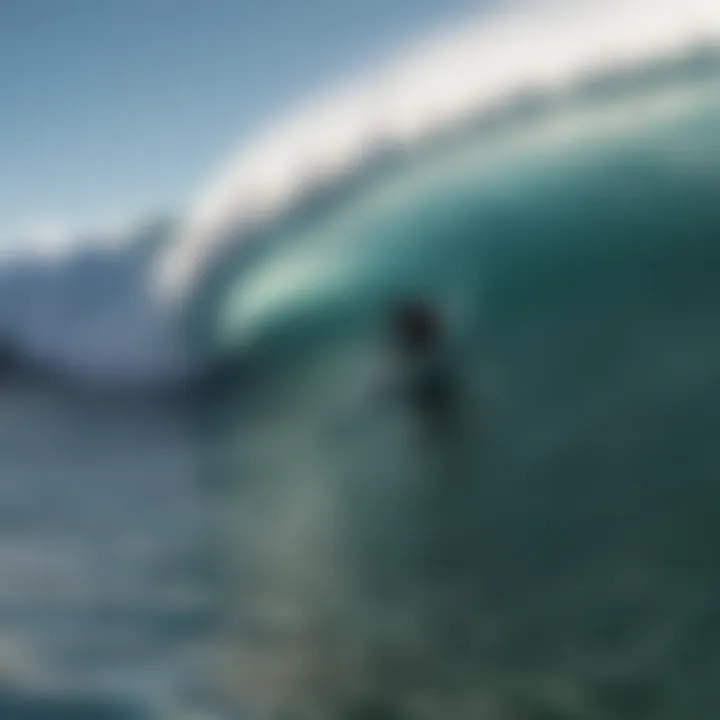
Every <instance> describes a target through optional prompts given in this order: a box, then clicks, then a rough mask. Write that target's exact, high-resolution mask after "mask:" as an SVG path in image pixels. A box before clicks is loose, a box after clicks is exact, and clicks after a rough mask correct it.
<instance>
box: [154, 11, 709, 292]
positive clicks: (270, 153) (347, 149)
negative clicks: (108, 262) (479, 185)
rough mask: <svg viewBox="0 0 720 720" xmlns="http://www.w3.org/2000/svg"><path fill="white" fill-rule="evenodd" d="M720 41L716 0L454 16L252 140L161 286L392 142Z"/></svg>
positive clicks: (212, 193) (195, 215) (213, 188)
mask: <svg viewBox="0 0 720 720" xmlns="http://www.w3.org/2000/svg"><path fill="white" fill-rule="evenodd" d="M718 44H720V4H718V3H717V2H715V1H714V0H660V1H657V0H656V1H655V2H650V1H649V0H624V1H623V2H619V0H610V1H609V2H606V3H603V4H602V6H601V7H598V6H597V5H595V6H593V5H591V4H589V3H579V4H578V3H575V4H573V5H572V6H570V5H567V4H564V3H563V4H548V3H544V4H535V5H532V6H523V7H518V6H516V7H515V8H514V9H510V10H506V11H504V12H503V13H499V14H494V15H490V16H488V15H486V16H483V17H478V18H477V19H474V20H472V21H471V22H468V21H467V20H466V21H464V22H462V23H460V24H458V25H457V26H454V27H450V28H448V29H446V30H445V31H444V32H442V33H439V34H437V35H435V36H433V37H431V38H430V39H428V40H426V41H425V42H421V43H419V44H418V45H417V46H416V47H415V48H414V49H412V50H411V51H409V52H406V53H403V54H401V55H400V56H398V57H396V58H395V59H394V60H393V61H390V62H389V63H387V65H386V67H385V68H384V71H383V72H382V73H379V74H378V75H377V76H372V75H367V76H365V77H363V78H359V79H358V80H357V81H356V82H355V83H351V84H348V85H347V86H345V87H343V88H339V89H336V90H335V91H334V92H333V91H331V92H328V93H326V94H325V95H323V96H322V97H320V98H319V99H318V98H316V99H315V101H314V102H311V103H309V104H308V105H307V106H306V107H305V108H302V109H300V111H299V112H297V113H295V114H291V115H288V116H287V117H285V118H283V119H281V121H280V122H278V123H277V124H275V125H273V126H271V127H270V128H269V129H268V130H267V131H266V132H264V133H262V134H261V135H260V136H259V137H255V138H252V139H250V141H249V142H248V143H246V144H243V146H242V147H241V148H240V150H239V151H238V152H237V153H235V154H234V155H233V156H232V157H231V158H230V160H229V162H228V163H227V166H226V168H225V169H224V171H222V172H221V173H220V174H219V176H218V177H217V179H216V180H215V182H213V183H211V184H210V185H209V187H208V189H207V191H206V192H205V193H203V194H202V195H201V196H200V198H199V201H198V203H197V204H196V205H195V207H194V208H192V210H191V212H190V213H189V215H188V216H187V218H186V220H185V221H184V223H182V224H181V226H180V229H179V232H178V235H177V237H176V238H175V241H174V242H173V243H172V245H171V246H170V247H169V251H168V252H167V253H165V254H163V255H162V256H161V257H160V263H159V266H158V276H157V287H158V289H159V291H160V295H161V297H162V298H163V300H164V301H165V302H168V301H170V303H171V304H172V303H177V302H178V301H179V302H180V303H181V304H182V303H183V302H185V301H187V299H188V297H189V296H191V295H192V291H193V285H194V284H195V283H196V282H197V279H198V277H199V276H200V275H201V273H202V271H203V269H204V267H205V265H206V264H208V262H212V258H213V257H214V256H215V253H216V252H217V251H218V248H219V247H222V246H224V245H225V244H227V243H228V242H231V241H232V242H238V243H240V244H242V243H244V242H249V241H250V239H251V238H252V237H254V236H255V235H256V234H257V231H258V230H259V229H262V228H263V227H268V226H269V225H271V223H272V222H273V221H275V220H276V219H277V218H278V217H279V216H281V215H283V214H287V213H291V212H292V211H293V208H296V207H297V206H299V205H302V203H303V202H304V201H305V200H306V199H307V197H308V195H312V194H313V193H317V192H320V191H322V189H323V188H327V187H329V186H331V185H333V184H336V183H338V182H339V181H340V180H341V179H342V178H343V177H348V176H352V175H353V174H354V173H357V172H358V170H359V169H361V168H363V167H365V166H366V165H367V164H368V163H370V162H372V160H373V158H374V157H377V156H378V155H382V154H383V153H385V152H387V151H388V150H399V151H406V150H411V149H412V148H414V147H416V146H417V145H418V144H419V143H421V142H422V141H423V140H425V139H426V138H428V137H432V136H433V135H435V134H437V133H440V132H443V131H446V130H447V129H451V128H453V127H455V126H459V125H462V124H463V123H465V122H467V121H468V120H470V119H472V118H476V119H481V118H482V117H483V116H484V115H488V114H492V113H493V112H494V111H496V110H497V108H498V107H499V106H502V105H503V104H507V103H511V102H512V101H513V99H516V98H518V97H523V96H526V95H527V94H528V93H529V94H531V95H538V96H541V97H542V96H546V97H547V98H553V97H558V96H559V97H561V98H562V97H565V96H566V95H567V94H571V93H572V91H573V89H574V88H576V87H578V86H582V84H583V80H585V79H587V78H593V77H596V76H598V75H599V74H600V75H601V74H602V73H617V72H622V71H627V72H632V71H633V70H634V69H635V68H637V67H639V66H641V65H642V64H643V63H647V62H650V61H652V60H653V59H658V58H664V59H668V58H669V59H672V58H674V57H677V58H682V57H684V56H686V55H687V53H689V52H691V51H692V49H693V48H697V47H699V46H705V47H706V46H708V45H711V46H717V45H718Z"/></svg>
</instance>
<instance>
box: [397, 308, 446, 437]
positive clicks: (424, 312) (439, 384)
mask: <svg viewBox="0 0 720 720" xmlns="http://www.w3.org/2000/svg"><path fill="white" fill-rule="evenodd" d="M445 334H446V333H445V328H444V326H443V321H442V319H441V317H440V314H439V313H438V312H437V311H436V310H435V308H434V307H433V306H432V305H431V304H429V303H427V302H425V301H423V300H419V299H414V300H407V301H404V302H402V303H401V304H400V306H399V307H398V308H397V310H396V312H395V314H394V317H393V326H392V335H393V339H394V346H395V353H396V357H397V364H398V369H399V374H400V375H401V376H402V377H403V379H404V382H403V385H404V386H405V388H406V394H407V395H406V396H407V399H408V400H409V402H410V403H411V404H412V405H413V406H414V407H415V409H416V410H417V411H418V412H419V413H420V414H422V415H423V416H424V417H425V418H427V419H429V420H430V421H431V422H433V424H437V423H443V424H444V422H445V421H447V420H448V419H449V414H450V412H451V410H452V400H453V398H452V389H453V388H452V382H451V380H452V378H451V373H450V368H449V366H448V364H447V338H446V337H445Z"/></svg>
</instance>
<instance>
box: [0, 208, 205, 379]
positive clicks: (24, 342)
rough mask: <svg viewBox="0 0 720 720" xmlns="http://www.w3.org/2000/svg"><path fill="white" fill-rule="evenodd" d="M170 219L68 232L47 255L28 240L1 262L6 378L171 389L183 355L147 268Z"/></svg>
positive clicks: (185, 365) (0, 331) (1, 347)
mask: <svg viewBox="0 0 720 720" xmlns="http://www.w3.org/2000/svg"><path fill="white" fill-rule="evenodd" d="M173 227H174V223H173V221H172V220H171V219H166V218H164V219H158V220H154V221H151V222H146V223H143V224H139V225H137V226H134V227H132V228H129V229H124V230H120V231H97V232H88V233H74V234H69V235H68V236H67V237H66V238H64V239H62V240H58V239H56V240H55V242H54V243H53V246H52V247H51V248H49V247H48V243H47V242H43V239H42V238H26V239H24V240H23V241H21V242H15V243H13V244H11V245H8V246H6V247H5V248H4V252H3V254H2V258H0V361H1V362H2V363H4V365H5V369H6V371H12V372H15V371H19V372H38V373H40V374H42V375H53V376H61V377H63V378H65V379H68V380H71V381H73V382H77V383H80V384H85V385H89V384H94V385H101V386H116V385H122V386H123V387H128V386H134V387H138V388H143V389H148V388H150V387H153V388H154V387H160V386H163V387H164V386H172V385H174V384H176V383H177V382H178V381H179V380H180V379H182V378H184V377H186V376H187V374H188V373H189V372H191V366H192V362H191V360H190V358H189V355H188V351H187V348H186V347H185V346H184V344H183V343H182V342H181V340H180V338H179V337H178V336H177V334H176V333H175V329H174V328H173V326H172V323H171V322H169V319H168V317H167V315H166V314H165V313H164V312H163V310H162V308H160V307H159V305H158V303H157V302H156V300H155V298H154V292H153V275H152V265H153V262H154V258H155V257H156V256H157V254H158V252H160V251H161V250H162V249H163V248H164V246H165V245H166V243H167V242H168V241H169V239H170V236H171V234H172V232H173Z"/></svg>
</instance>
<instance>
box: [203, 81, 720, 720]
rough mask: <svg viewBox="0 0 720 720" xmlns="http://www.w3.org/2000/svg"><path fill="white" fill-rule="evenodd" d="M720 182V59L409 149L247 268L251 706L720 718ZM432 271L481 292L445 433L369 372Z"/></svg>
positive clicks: (233, 522)
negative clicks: (388, 325)
mask: <svg viewBox="0 0 720 720" xmlns="http://www.w3.org/2000/svg"><path fill="white" fill-rule="evenodd" d="M719 191H720V100H718V94H717V86H716V85H708V84H707V83H703V84H699V85H692V84H690V85H681V86H680V87H675V88H671V89H670V90H668V91H667V92H665V91H663V92H654V93H652V94H650V95H648V96H643V97H640V98H635V99H633V100H632V102H630V101H629V100H628V98H621V99H619V100H618V101H617V102H615V103H608V102H605V103H603V104H601V105H600V106H597V105H592V104H590V105H588V106H582V107H579V108H570V109H569V110H567V112H558V113H555V114H554V115H553V116H552V117H551V118H549V119H547V120H545V121H542V122H537V123H533V124H532V127H527V128H520V129H518V130H517V131H516V132H512V133H509V132H508V133H505V134H504V135H502V136H501V137H481V138H479V139H478V140H477V142H473V143H467V142H463V143H460V144H459V146H458V147H457V148H455V149H453V148H452V147H450V148H443V149H442V150H441V151H438V152H437V153H435V154H432V153H431V154H428V155H427V156H424V157H423V158H422V160H418V163H417V164H416V165H414V166H410V167H409V168H408V167H405V168H403V169H401V170H398V171H397V172H394V173H389V174H388V177H387V178H386V179H385V180H384V181H382V182H377V183H374V184H372V185H371V186H370V187H368V188H365V189H364V190H363V191H362V192H358V194H357V195H356V196H354V198H353V200H352V202H347V203H343V204H338V206H337V208H336V209H335V211H333V212H329V213H327V214H326V216H325V217H324V218H323V219H322V220H321V221H319V222H318V223H316V224H314V225H312V226H311V227H308V228H307V229H306V230H305V231H304V232H303V233H302V234H298V235H297V237H295V242H294V244H293V245H292V246H291V247H289V249H287V250H286V251H283V252H279V253H276V254H272V255H270V256H269V258H268V259H267V260H265V261H263V262H261V263H259V264H258V265H257V266H256V267H255V268H254V269H253V271H252V273H249V274H247V275H246V276H244V277H242V278H241V279H240V280H239V281H238V282H237V283H236V284H235V285H234V286H233V287H231V288H230V289H229V290H228V292H227V293H226V294H223V295H221V303H220V305H219V311H218V313H217V318H218V322H217V325H216V332H215V334H214V335H213V337H214V342H216V343H217V344H218V345H217V347H218V348H220V349H221V350H223V351H224V349H226V348H235V349H237V348H240V350H241V358H243V362H245V361H246V362H247V363H248V364H247V365H246V366H243V367H246V368H247V373H246V376H245V377H244V379H243V382H239V383H238V385H237V390H236V391H235V392H233V391H230V390H228V391H227V393H226V394H225V395H224V396H223V397H222V399H221V402H220V403H219V404H218V405H217V406H216V407H215V408H214V411H213V414H212V419H211V420H208V423H209V425H208V427H211V432H209V433H208V452H207V458H208V463H209V465H208V468H209V469H208V478H212V483H209V485H210V484H211V485H212V487H213V492H214V493H215V495H214V497H215V499H216V500H217V507H218V514H217V523H216V526H215V531H216V533H217V537H216V542H217V547H218V552H219V555H220V556H221V557H222V565H223V568H224V571H223V583H224V584H223V598H224V601H225V602H226V610H227V617H228V618H229V620H228V624H227V626H226V628H225V631H224V633H223V638H224V641H225V644H226V645H227V647H228V652H229V655H228V657H227V658H226V660H225V662H224V666H223V667H224V673H226V675H227V677H226V680H227V681H228V683H229V686H230V688H231V690H232V692H231V694H232V695H234V696H235V697H237V698H239V699H238V700H237V707H239V708H243V707H245V706H248V707H251V708H253V707H254V708H256V709H268V708H269V709H270V710H272V711H273V712H277V713H278V714H276V715H271V716H272V717H298V718H305V717H308V718H311V717H327V718H351V719H354V718H377V719H381V718H426V717H427V718H468V719H470V718H473V719H477V718H489V719H491V720H495V719H498V720H505V719H513V720H518V719H519V720H525V719H528V720H530V719H532V720H540V719H550V718H553V719H559V718H592V719H595V718H653V719H658V720H662V719H663V718H678V719H680V718H711V717H712V718H715V717H717V714H718V712H720V690H718V688H720V682H719V681H720V614H719V611H718V607H719V605H718V602H717V600H718V598H719V597H720V595H718V593H719V592H720V570H719V569H718V568H719V567H720V566H719V565H718V560H717V554H718V551H719V550H720V529H719V528H720V509H718V508H720V486H719V485H718V483H720V451H719V450H718V448H719V447H720V445H719V444H718V437H719V435H720V282H718V278H720V245H718V237H720V193H719ZM415 292H423V293H425V294H426V295H429V296H430V297H433V298H435V299H436V301H437V303H438V305H439V307H441V308H443V310H444V311H445V312H447V313H448V317H450V318H451V320H450V321H449V322H450V327H451V329H452V338H453V343H454V344H453V349H454V352H455V356H456V360H457V375H456V378H455V382H456V388H457V390H458V394H459V398H460V399H459V401H458V403H457V406H456V407H455V411H454V417H453V422H452V424H451V425H450V426H449V427H447V428H444V430H443V431H442V432H438V431H437V429H436V428H433V427H431V426H428V425H427V424H426V423H425V421H424V418H422V417H419V416H418V415H417V413H415V412H414V411H413V410H412V409H411V406H410V405H409V404H407V403H405V402H403V401H402V399H400V400H397V401H392V402H391V401H388V402H387V403H380V404H378V403H366V402H365V398H366V397H367V395H368V393H369V392H370V390H369V389H370V388H371V387H372V378H373V377H374V372H375V368H376V367H382V366H383V358H384V353H385V352H386V351H385V335H384V332H385V321H386V318H387V313H388V308H391V307H392V301H393V299H394V298H397V297H403V296H405V295H407V294H411V293H415ZM239 362H240V361H239ZM288 709H292V710H293V711H294V712H295V714H287V715H282V714H279V713H280V712H281V711H283V710H288ZM313 713H319V714H313ZM323 713H324V714H323Z"/></svg>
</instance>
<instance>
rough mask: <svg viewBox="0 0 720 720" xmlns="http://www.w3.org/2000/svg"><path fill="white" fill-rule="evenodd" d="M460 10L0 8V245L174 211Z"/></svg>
mask: <svg viewBox="0 0 720 720" xmlns="http://www.w3.org/2000/svg"><path fill="white" fill-rule="evenodd" d="M475 5H476V4H475V3H473V2H472V1H471V0H355V1H354V2H353V1H349V0H0V239H2V238H8V237H12V236H15V235H17V234H19V233H21V232H25V231H27V230H28V229H30V228H33V227H36V226H38V225H40V226H44V225H49V226H52V225H53V224H58V225H60V226H63V225H69V226H71V227H73V226H75V227H78V228H82V227H83V225H87V224H93V223H98V222H100V223H102V222H106V221H108V220H110V221H113V220H115V219H121V218H128V219H132V218H140V217H142V216H144V215H146V214H148V213H154V212H157V211H166V210H168V211H169V210H173V209H175V208H181V207H182V206H183V204H184V203H186V202H187V200H188V199H189V198H192V197H193V195H194V193H195V192H196V191H197V189H199V188H200V187H202V183H203V182H204V181H205V180H206V179H207V178H208V177H209V176H211V175H212V172H213V170H214V168H216V166H217V165H218V162H219V161H221V160H222V159H223V158H224V157H225V156H226V155H227V153H228V152H229V151H230V150H231V149H232V148H234V147H235V146H236V144H237V143H238V141H239V140H240V139H241V138H242V137H243V134H244V133H249V132H250V131H252V130H253V129H254V128H256V127H258V126H261V124H262V123H263V122H264V121H266V120H267V119H271V118H272V117H274V116H277V115H279V114H281V112H282V111H283V110H284V109H285V108H287V107H288V106H292V104H293V103H294V102H295V101H297V100H298V99H302V97H303V95H304V94H305V93H307V92H309V91H311V90H312V89H314V88H317V87H322V85H323V84H325V83H328V82H333V81H337V80H341V79H342V78H343V77H344V76H345V75H346V74H352V72H353V70H354V69H361V68H362V66H363V64H364V63H365V62H367V61H368V60H371V59H374V58H376V57H377V56H378V55H382V54H383V53H384V52H387V51H389V50H392V48H393V47H394V46H395V45H398V44H400V43H403V42H405V41H406V40H408V39H411V38H412V37H413V36H414V35H416V34H418V33H423V32H425V31H427V30H428V29H430V28H432V27H433V26H434V25H436V24H438V23H442V22H443V21H444V20H445V19H451V18H452V17H455V16H457V15H459V14H461V13H462V12H463V11H465V10H467V9H468V8H469V7H473V6H475Z"/></svg>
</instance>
